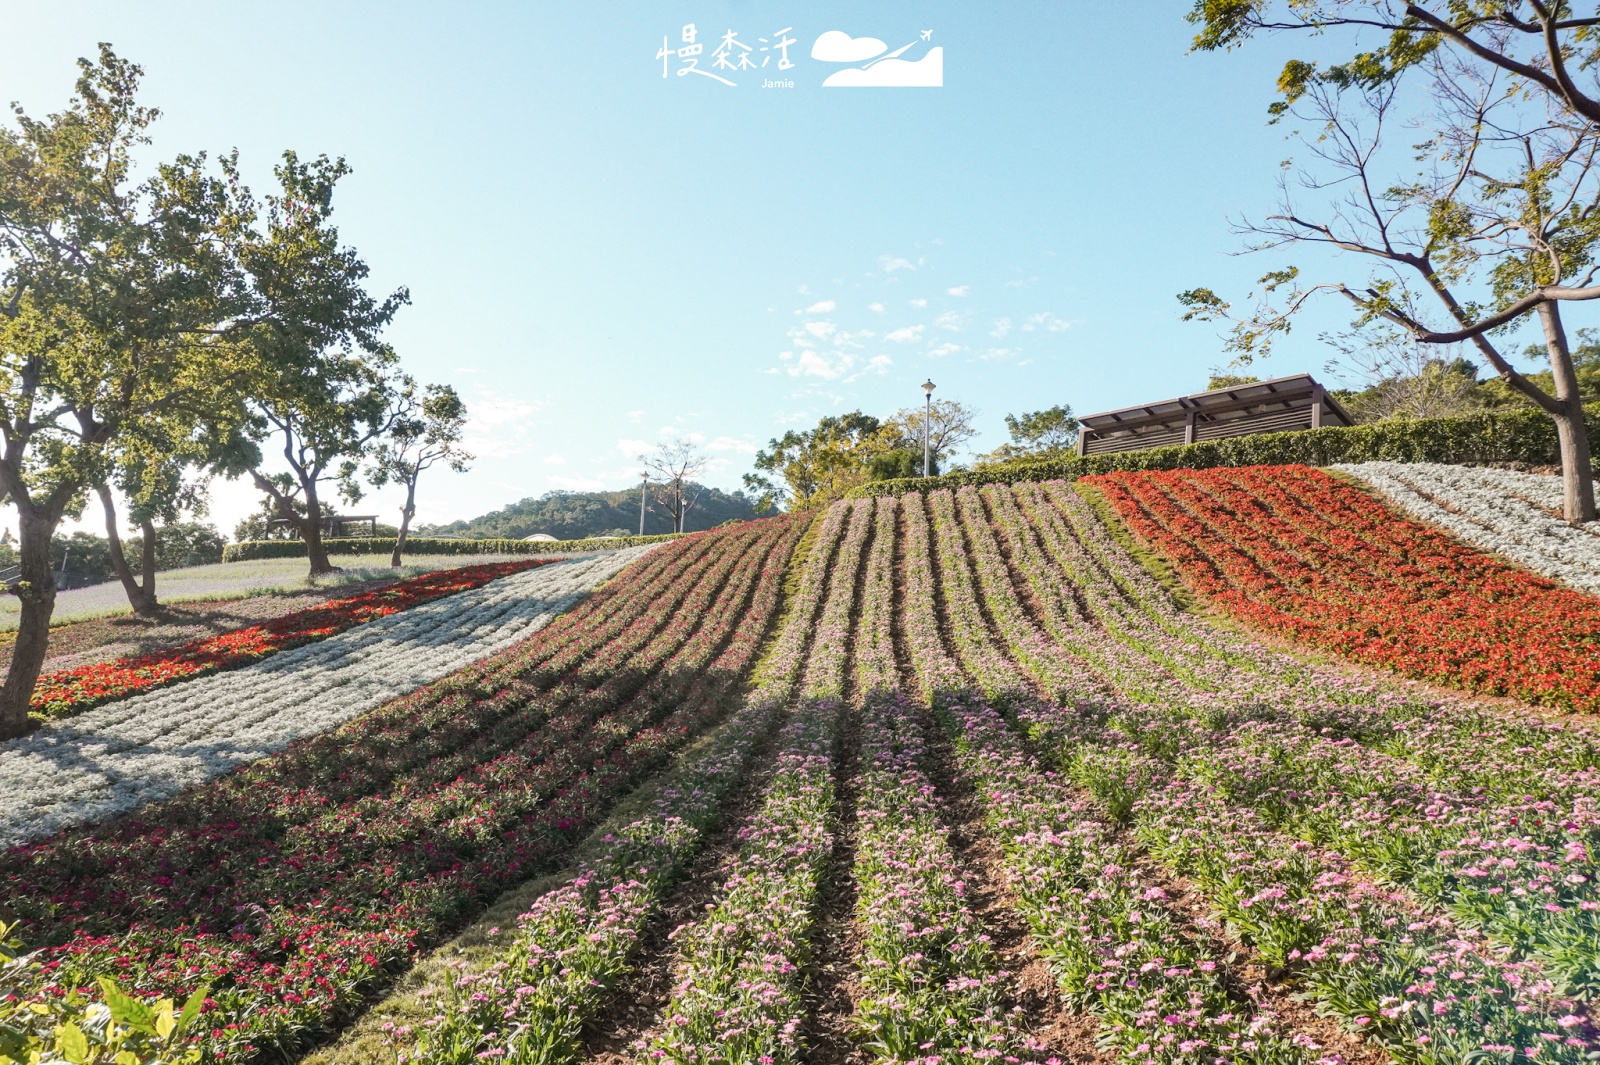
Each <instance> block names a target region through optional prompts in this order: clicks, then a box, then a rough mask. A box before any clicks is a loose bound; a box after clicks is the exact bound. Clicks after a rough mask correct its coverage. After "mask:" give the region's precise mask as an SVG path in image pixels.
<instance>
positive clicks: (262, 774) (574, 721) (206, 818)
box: [0, 521, 800, 1060]
mask: <svg viewBox="0 0 1600 1065" xmlns="http://www.w3.org/2000/svg"><path fill="white" fill-rule="evenodd" d="M799 528H800V526H799V523H796V522H789V521H774V522H765V523H758V524H756V525H754V526H748V527H744V528H736V529H733V530H729V531H727V532H720V533H713V534H704V535H701V536H696V537H692V538H686V539H684V540H682V541H678V542H675V543H673V544H671V545H668V546H666V547H663V548H661V549H659V550H658V551H657V552H655V553H653V554H651V555H650V556H647V557H646V559H645V560H644V561H643V562H642V563H641V564H640V567H639V570H638V572H637V573H635V574H633V575H631V579H628V580H624V581H619V582H616V583H614V584H612V585H610V586H608V587H607V588H606V589H605V590H604V591H602V592H601V593H600V594H598V595H596V596H594V597H592V598H591V599H589V600H588V601H587V602H586V603H585V604H584V605H583V606H582V607H580V608H579V609H578V610H577V611H575V612H574V613H572V614H569V615H567V616H566V617H564V618H562V619H560V620H558V621H557V622H555V623H554V624H552V625H550V626H548V627H546V628H544V629H543V630H541V631H540V632H539V634H538V635H536V636H535V637H534V638H533V639H531V640H527V641H525V642H523V643H520V644H517V645H515V646H513V647H511V648H509V649H508V650H506V651H505V652H503V653H501V654H499V655H495V656H493V657H491V658H490V659H488V660H486V661H484V662H481V663H479V664H477V665H475V666H472V667H470V668H467V669H464V670H461V671H459V672H458V673H456V674H454V675H453V676H451V677H450V678H448V679H447V680H445V681H444V682H442V683H440V684H437V685H434V686H433V687H430V688H428V689H426V690H424V691H421V692H419V693H416V694H415V695H412V696H409V697H407V698H405V699H402V700H399V701H396V702H392V703H390V704H389V705H387V706H385V707H383V708H381V709H380V710H378V711H377V712H374V713H371V714H367V715H365V716H363V717H360V718H358V719H356V720H355V721H353V722H351V723H350V724H349V725H347V726H345V727H344V728H342V729H340V730H337V731H335V732H332V733H327V734H324V735H320V736H317V737H315V738H312V739H309V740H306V741H303V742H301V743H298V744H296V745H293V746H291V747H290V748H289V749H287V750H285V751H284V752H282V753H281V754H279V755H276V756H273V757H271V758H268V759H266V760H264V761H261V762H258V763H256V764H255V765H253V766H251V767H249V768H248V769H247V770H245V771H243V772H240V773H236V774H233V775H230V776H227V777H224V778H222V779H220V780H217V781H215V782H214V783H212V784H209V785H206V786H203V787H200V788H198V789H193V790H191V791H188V792H186V793H184V794H183V795H182V796H180V797H179V798H178V799H177V800H175V801H173V802H170V803H168V804H166V805H164V806H162V807H161V808H160V809H159V810H158V811H155V812H154V813H152V814H151V815H149V816H147V817H144V818H142V819H139V820H133V819H126V820H122V821H117V822H113V823H111V824H109V825H106V826H104V827H102V828H99V829H94V830H91V831H89V832H78V833H75V834H69V835H64V836H61V837H57V838H55V839H51V840H46V841H44V842H41V843H36V844H32V845H29V846H26V847H21V848H16V849H13V850H11V851H9V852H7V853H6V855H5V856H4V858H3V859H0V884H3V885H4V887H3V889H0V896H3V902H0V912H4V913H5V915H6V916H7V917H8V918H14V919H18V920H20V929H19V932H20V934H21V935H22V936H23V937H24V939H25V940H26V941H27V942H28V943H29V944H30V945H31V946H34V947H38V948H42V949H41V950H40V951H39V953H38V954H36V955H35V961H36V962H38V963H39V967H38V968H36V969H34V970H33V971H31V973H29V974H28V975H27V976H26V979H25V981H24V983H23V984H22V986H21V987H20V988H19V990H20V991H21V993H23V994H25V995H27V996H30V997H35V998H36V1000H37V1001H42V1002H46V1003H50V1002H63V1001H70V1000H71V999H73V998H74V997H82V996H86V995H89V994H91V993H92V989H93V986H94V980H95V978H96V977H99V976H114V977H116V978H117V979H118V980H119V982H121V984H122V985H123V986H124V987H128V988H132V989H134V990H136V991H137V992H139V993H141V994H144V995H150V996H154V995H157V994H166V995H174V996H179V997H180V999H181V996H184V995H186V994H187V993H188V992H190V991H192V990H193V989H194V988H195V987H196V986H197V985H199V984H201V983H202V982H207V983H209V984H210V991H209V999H208V1003H207V1007H206V1010H205V1013H204V1018H205V1023H206V1024H207V1025H208V1026H209V1035H207V1036H206V1037H204V1038H203V1040H202V1042H203V1044H204V1049H205V1051H206V1053H207V1054H209V1055H211V1056H214V1057H216V1058H218V1059H221V1060H244V1059H250V1058H253V1057H255V1056H256V1055H258V1054H260V1053H262V1052H263V1051H264V1049H265V1048H267V1047H273V1046H276V1047H280V1048H283V1049H284V1050H285V1051H289V1050H292V1049H293V1048H295V1047H297V1046H299V1045H301V1044H302V1043H303V1041H304V1039H305V1038H307V1036H309V1035H311V1034H312V1033H315V1032H318V1031H321V1030H324V1029H325V1028H326V1027H327V1026H328V1025H330V1024H332V1023H334V1022H335V1020H336V1019H338V1018H339V1017H341V1016H343V1015H344V1014H345V1013H346V1012H347V1011H348V1010H349V1009H350V1008H351V1007H352V1006H353V1005H355V1004H356V1003H358V1002H360V1001H361V1000H362V998H363V997H364V996H365V995H366V994H367V993H368V992H369V990H370V989H371V988H372V987H374V986H375V985H379V984H381V983H383V982H384V981H386V979H387V978H388V976H389V974H391V973H392V972H394V971H395V969H396V967H397V966H400V965H403V964H404V963H405V962H406V960H407V959H409V958H410V957H411V956H412V955H413V954H414V953H415V952H416V951H417V950H418V949H420V948H421V947H422V946H423V945H425V944H427V943H428V942H430V941H431V940H433V939H434V938H435V937H437V936H438V935H439V934H440V932H441V931H442V930H443V929H446V928H448V927H450V926H451V925H452V924H454V923H456V922H458V921H460V920H461V919H462V918H463V917H464V916H465V915H467V914H469V913H471V912H472V911H473V910H474V909H475V908H477V907H479V906H481V905H482V903H483V902H484V901H485V900H486V899H488V898H491V897H493V895H494V894H495V892H496V891H497V890H498V889H500V888H501V887H503V886H505V885H507V884H510V883H514V882H516V881H517V880H519V879H522V878H525V877H526V876H528V875H530V873H532V872H535V871H537V870H539V869H540V868H542V867H544V866H546V865H547V864H548V863H549V862H551V861H552V860H554V859H555V858H556V857H557V856H559V855H560V854H561V853H562V852H563V851H564V850H565V849H566V848H567V847H569V846H570V845H571V843H572V841H573V840H574V838H575V837H576V836H577V835H578V834H580V833H581V832H582V831H583V829H584V828H585V826H588V825H591V824H593V823H594V822H595V820H596V819H597V818H598V817H599V816H600V815H601V814H602V813H603V811H604V810H605V809H606V807H607V806H608V804H609V803H610V801H612V800H613V799H614V798H615V797H616V796H617V795H618V794H620V793H621V792H622V791H625V790H626V789H627V788H629V787H630V786H631V785H632V784H633V783H634V782H636V781H637V780H638V779H639V778H640V776H641V774H643V773H645V772H647V771H649V770H650V769H651V768H652V767H654V766H657V765H659V764H660V763H661V761H662V759H663V758H665V757H666V756H667V755H668V754H670V752H672V751H673V750H675V749H676V748H677V747H679V746H680V745H682V744H683V743H684V742H685V741H686V740H687V739H688V738H690V737H692V736H693V735H695V734H697V733H698V732H700V731H701V730H703V729H704V728H706V727H707V726H708V725H710V724H711V723H713V722H714V721H716V720H717V719H718V718H720V717H721V716H722V714H723V713H724V712H725V711H726V710H727V709H728V705H729V699H730V696H731V695H732V694H733V693H735V692H736V691H737V689H738V685H739V684H740V683H741V681H742V678H743V676H744V674H745V672H746V671H747V669H748V666H749V664H750V662H751V660H752V656H753V655H754V653H755V650H756V648H757V647H758V646H759V644H760V642H761V638H762V635H763V632H764V630H765V627H766V624H767V621H768V619H770V617H771V616H772V612H773V609H774V607H775V605H776V602H777V596H778V590H779V587H780V586H781V582H782V576H783V571H784V568H785V565H786V563H787V560H788V552H789V551H790V550H791V549H792V547H793V544H794V541H795V538H796V536H797V535H798V532H799ZM48 1020H49V1017H48V1015H46V1016H45V1021H48ZM40 1023H44V1022H40Z"/></svg>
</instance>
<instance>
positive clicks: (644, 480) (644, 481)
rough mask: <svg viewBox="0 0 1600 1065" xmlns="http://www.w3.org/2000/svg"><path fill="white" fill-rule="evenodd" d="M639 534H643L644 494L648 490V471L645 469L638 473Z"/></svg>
mask: <svg viewBox="0 0 1600 1065" xmlns="http://www.w3.org/2000/svg"><path fill="white" fill-rule="evenodd" d="M639 477H640V479H641V481H640V484H639V535H640V536H643V535H644V495H645V493H646V492H648V491H649V490H650V471H649V470H645V471H644V472H643V473H641V474H640V475H639Z"/></svg>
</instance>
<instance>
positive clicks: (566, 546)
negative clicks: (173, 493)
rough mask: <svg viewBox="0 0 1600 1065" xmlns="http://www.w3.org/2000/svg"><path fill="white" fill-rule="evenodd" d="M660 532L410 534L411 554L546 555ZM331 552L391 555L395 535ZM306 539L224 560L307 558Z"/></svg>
mask: <svg viewBox="0 0 1600 1065" xmlns="http://www.w3.org/2000/svg"><path fill="white" fill-rule="evenodd" d="M674 536H675V534H673V533H663V534H661V535H659V536H615V537H609V538H605V537H601V538H592V539H588V540H442V539H438V538H435V537H429V536H408V537H406V554H408V555H546V554H550V553H551V552H561V551H602V550H606V549H608V548H614V547H637V546H638V545H640V544H655V543H660V542H661V541H663V540H671V539H673V538H674ZM322 546H323V547H325V548H327V549H328V554H330V555H387V554H389V553H390V552H391V551H393V550H394V537H392V536H342V537H339V538H338V539H329V540H324V541H322ZM305 557H306V542H305V541H304V540H246V541H245V542H244V543H242V544H229V545H228V546H227V547H225V548H223V549H222V561H224V562H254V561H256V560H257V559H262V558H305Z"/></svg>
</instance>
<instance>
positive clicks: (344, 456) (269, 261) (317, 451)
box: [237, 152, 410, 577]
mask: <svg viewBox="0 0 1600 1065" xmlns="http://www.w3.org/2000/svg"><path fill="white" fill-rule="evenodd" d="M274 172H275V174H276V175H277V179H278V185H279V188H278V191H277V192H276V193H275V194H273V195H271V196H268V197H267V198H266V210H265V219H264V221H265V226H264V228H262V229H254V228H251V229H248V230H246V231H245V232H244V233H243V234H242V236H241V239H240V241H239V245H238V250H237V254H238V258H239V262H240V264H241V267H242V269H243V271H244V273H245V275H246V276H247V278H248V281H249V302H250V306H251V314H252V318H251V325H250V328H249V329H248V330H247V331H246V332H245V333H244V334H243V335H242V337H241V339H240V346H241V347H243V348H245V349H247V350H249V351H250V352H251V354H252V355H253V359H252V360H251V362H252V365H254V366H255V367H256V370H257V372H256V375H255V376H254V378H253V379H252V380H251V382H250V393H249V408H250V412H251V415H252V423H251V431H252V435H253V439H254V440H256V441H257V442H258V443H264V442H265V441H267V440H269V439H270V440H271V441H272V444H273V447H274V448H275V449H277V451H278V454H280V455H281V456H282V459H283V462H284V465H286V466H287V467H288V470H287V471H286V472H285V471H270V470H269V469H267V468H266V467H265V466H264V465H263V464H262V462H261V456H260V454H259V453H258V454H257V455H256V461H255V462H254V463H252V464H251V467H252V468H251V470H250V476H251V478H252V480H253V481H254V482H255V485H256V487H257V488H259V489H260V490H261V491H262V493H263V494H265V495H266V496H267V498H268V499H269V500H270V501H271V503H272V506H273V509H274V511H275V513H276V516H277V517H278V518H279V519H281V520H283V521H286V522H288V523H290V524H291V525H292V526H294V527H295V528H297V529H298V530H299V532H300V535H301V538H303V539H304V540H305V542H306V554H307V557H308V558H309V560H310V566H311V576H313V577H316V576H321V575H323V574H327V573H332V572H334V571H335V570H336V569H337V567H335V566H334V565H333V563H332V562H330V561H329V560H328V553H327V551H326V550H325V549H324V548H323V546H322V522H323V516H324V511H323V507H324V500H323V494H324V485H328V484H337V488H338V492H339V494H340V495H342V496H343V497H344V498H345V499H347V500H349V501H351V502H354V501H355V500H357V499H359V498H360V497H361V489H360V486H359V485H358V483H357V481H356V474H357V471H358V470H359V468H360V465H361V462H362V460H363V459H364V458H365V457H366V455H367V453H368V451H369V449H370V448H372V447H374V446H375V445H377V444H378V442H379V441H380V440H381V439H382V438H383V437H384V435H385V434H387V433H388V432H389V431H390V430H391V429H392V428H393V427H394V426H395V424H396V423H397V422H398V421H399V419H400V417H401V414H402V411H403V402H402V401H401V398H400V396H399V394H398V393H397V391H396V387H397V385H398V384H399V381H398V379H397V376H396V373H397V371H396V362H397V360H396V358H395V354H394V351H393V349H392V348H390V347H389V346H388V345H387V344H385V343H384V342H383V341H382V339H381V333H382V331H383V329H384V328H385V327H386V326H387V325H388V324H389V323H390V322H391V321H392V320H393V319H394V316H395V313H396V312H397V311H398V310H399V309H400V307H402V306H403V305H404V304H406V303H408V302H409V301H410V296H409V295H408V293H407V292H406V291H405V290H404V289H400V290H398V291H396V292H394V293H393V294H391V295H389V296H388V297H386V298H384V299H382V300H378V299H375V298H374V297H373V296H372V295H371V294H369V293H368V292H367V291H366V289H365V288H364V287H363V285H362V282H363V281H364V280H365V279H366V277H367V275H368V273H369V270H368V267H367V265H366V263H364V262H363V261H362V260H361V258H360V257H359V256H358V255H357V254H356V252H355V250H354V249H351V248H348V247H344V246H342V245H341V244H340V243H339V232H338V229H337V228H336V227H335V226H334V225H333V223H332V221H331V217H332V214H333V192H334V187H335V185H336V184H337V183H338V182H339V180H340V179H341V178H343V177H345V176H346V175H347V174H349V172H350V169H349V167H348V166H346V165H345V162H344V160H343V159H337V160H330V159H328V158H327V157H326V156H322V157H319V158H317V159H316V160H314V161H312V162H309V163H305V162H302V161H301V160H300V159H299V157H298V156H296V155H295V154H294V153H293V152H286V153H284V157H283V162H282V163H281V164H279V165H278V166H277V167H276V168H275V171H274ZM251 208H252V210H251V213H250V214H249V216H248V220H249V221H250V222H252V223H253V222H255V221H256V220H257V218H258V214H257V213H256V212H255V211H254V209H253V208H254V204H253V203H252V204H251Z"/></svg>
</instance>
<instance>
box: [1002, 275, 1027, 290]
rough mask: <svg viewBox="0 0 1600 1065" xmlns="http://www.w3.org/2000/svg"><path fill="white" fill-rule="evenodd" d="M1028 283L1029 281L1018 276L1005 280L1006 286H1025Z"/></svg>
mask: <svg viewBox="0 0 1600 1065" xmlns="http://www.w3.org/2000/svg"><path fill="white" fill-rule="evenodd" d="M1028 284H1029V282H1027V281H1024V280H1022V279H1021V278H1020V277H1019V278H1016V279H1015V280H1012V281H1007V282H1006V288H1027V287H1028Z"/></svg>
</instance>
